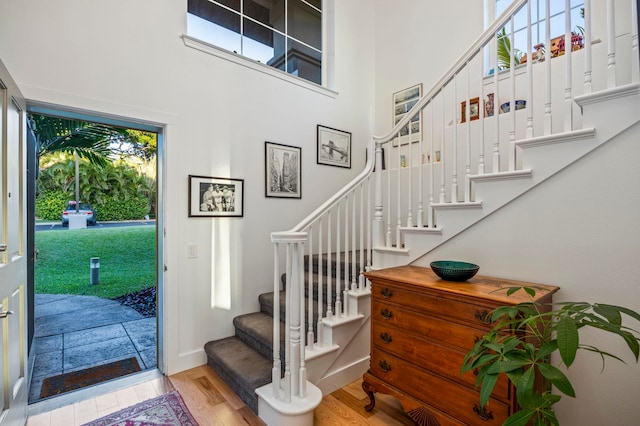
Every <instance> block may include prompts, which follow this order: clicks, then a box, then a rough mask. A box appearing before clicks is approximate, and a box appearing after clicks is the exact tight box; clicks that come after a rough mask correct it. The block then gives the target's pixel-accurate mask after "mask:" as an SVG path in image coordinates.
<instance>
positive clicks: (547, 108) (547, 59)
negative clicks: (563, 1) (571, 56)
mask: <svg viewBox="0 0 640 426" xmlns="http://www.w3.org/2000/svg"><path fill="white" fill-rule="evenodd" d="M550 25H551V18H550V15H549V0H546V3H545V25H544V27H545V30H544V31H545V33H544V34H545V41H544V43H545V46H546V49H545V54H544V75H545V102H544V134H545V136H546V135H550V134H551V133H552V132H553V127H552V120H551V81H552V76H551V29H550V28H549V27H550Z"/></svg>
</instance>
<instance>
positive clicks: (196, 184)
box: [189, 175, 244, 217]
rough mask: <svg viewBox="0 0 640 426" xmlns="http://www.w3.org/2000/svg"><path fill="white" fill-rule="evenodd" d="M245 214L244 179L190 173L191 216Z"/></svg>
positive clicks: (235, 215)
mask: <svg viewBox="0 0 640 426" xmlns="http://www.w3.org/2000/svg"><path fill="white" fill-rule="evenodd" d="M242 216H244V180H243V179H231V178H218V177H208V176H195V175H189V217H242Z"/></svg>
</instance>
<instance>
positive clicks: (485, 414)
mask: <svg viewBox="0 0 640 426" xmlns="http://www.w3.org/2000/svg"><path fill="white" fill-rule="evenodd" d="M473 412H474V413H476V414H477V415H478V417H480V420H484V421H487V420H493V413H492V412H491V411H487V409H486V408H485V407H479V406H478V405H476V404H473Z"/></svg>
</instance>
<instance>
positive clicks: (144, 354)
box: [29, 294, 157, 403]
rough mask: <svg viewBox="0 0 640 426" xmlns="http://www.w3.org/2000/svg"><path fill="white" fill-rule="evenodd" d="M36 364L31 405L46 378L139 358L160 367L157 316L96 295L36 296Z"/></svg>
mask: <svg viewBox="0 0 640 426" xmlns="http://www.w3.org/2000/svg"><path fill="white" fill-rule="evenodd" d="M33 345H34V346H33V351H34V354H35V356H34V361H33V362H34V366H33V375H32V380H31V386H30V389H29V403H33V402H36V401H39V400H40V391H41V387H42V381H43V380H44V379H45V378H46V377H50V376H55V375H58V374H62V373H67V372H70V371H76V370H80V369H85V368H89V367H92V366H96V365H101V364H106V363H110V362H114V361H118V360H122V359H126V358H131V357H136V358H137V360H138V363H139V364H140V368H141V369H142V370H146V369H150V368H155V367H156V365H157V362H156V353H157V350H156V318H155V317H152V318H145V317H144V316H142V315H141V314H140V313H138V312H137V311H136V310H135V309H132V308H129V307H127V306H123V305H121V304H120V303H118V302H116V301H113V300H109V299H102V298H99V297H95V296H75V295H47V294H36V296H35V335H34V341H33Z"/></svg>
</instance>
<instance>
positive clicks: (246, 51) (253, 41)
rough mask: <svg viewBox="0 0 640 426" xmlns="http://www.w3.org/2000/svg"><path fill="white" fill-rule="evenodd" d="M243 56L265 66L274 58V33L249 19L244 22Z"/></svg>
mask: <svg viewBox="0 0 640 426" xmlns="http://www.w3.org/2000/svg"><path fill="white" fill-rule="evenodd" d="M243 31H244V36H243V38H242V54H243V55H244V56H246V57H248V58H251V59H255V60H256V61H260V62H262V63H264V64H266V63H267V62H269V61H270V60H271V58H273V56H274V54H273V52H274V49H273V31H272V30H270V29H269V28H266V27H264V26H262V25H260V24H257V23H255V22H253V21H250V20H248V19H246V18H245V19H244V20H243Z"/></svg>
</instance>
